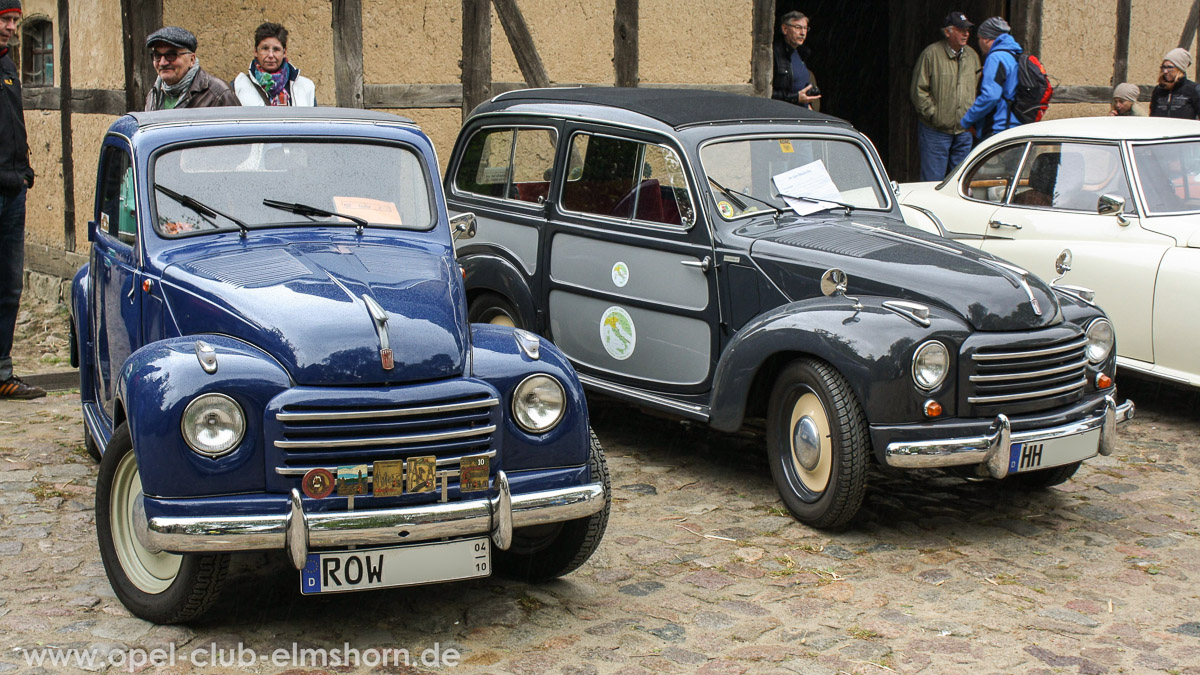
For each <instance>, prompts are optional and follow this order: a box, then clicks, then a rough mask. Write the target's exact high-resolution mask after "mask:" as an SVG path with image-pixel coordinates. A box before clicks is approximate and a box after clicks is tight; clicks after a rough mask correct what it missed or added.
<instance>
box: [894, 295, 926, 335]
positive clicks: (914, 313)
mask: <svg viewBox="0 0 1200 675" xmlns="http://www.w3.org/2000/svg"><path fill="white" fill-rule="evenodd" d="M882 305H883V307H884V309H890V310H891V311H893V312H895V313H897V314H899V315H900V316H902V317H904V318H906V319H908V320H909V321H912V322H913V323H915V324H917V325H918V326H921V327H922V328H929V325H930V321H929V308H928V307H926V306H925V305H921V304H918V303H915V302H908V301H906V300H884V301H883V303H882ZM922 314H924V316H922Z"/></svg>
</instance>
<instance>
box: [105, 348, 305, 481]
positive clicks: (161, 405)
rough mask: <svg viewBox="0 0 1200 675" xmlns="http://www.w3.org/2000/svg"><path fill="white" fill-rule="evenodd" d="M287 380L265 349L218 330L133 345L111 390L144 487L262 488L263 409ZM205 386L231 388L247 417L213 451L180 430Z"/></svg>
mask: <svg viewBox="0 0 1200 675" xmlns="http://www.w3.org/2000/svg"><path fill="white" fill-rule="evenodd" d="M199 341H204V342H205V343H207V344H208V345H210V346H211V347H212V348H213V349H214V350H215V352H216V366H217V367H216V371H215V372H212V373H208V372H206V371H205V369H204V368H203V367H202V366H201V363H200V359H199V357H198V356H197V354H196V343H197V342H199ZM291 386H292V381H291V378H290V377H289V376H288V373H287V371H285V370H284V369H283V367H282V366H281V365H279V363H278V362H276V361H275V360H274V359H273V358H271V356H270V355H268V354H267V353H266V352H264V351H262V350H260V349H258V348H257V347H255V346H253V345H250V344H247V343H246V342H243V341H241V340H237V339H234V338H231V337H227V336H223V335H189V336H186V337H177V338H171V339H167V340H161V341H159V342H154V343H152V344H149V345H146V346H144V347H142V348H141V349H138V350H137V351H135V352H134V353H133V354H131V355H130V356H129V358H128V359H127V360H126V361H125V363H124V364H123V366H122V368H121V376H120V378H119V379H118V382H117V391H116V395H117V398H118V400H119V401H120V402H121V404H122V405H123V406H124V408H125V411H126V422H127V424H128V425H129V432H130V435H131V436H132V438H133V448H134V451H135V452H136V453H137V460H138V467H139V470H140V472H141V480H142V489H143V491H144V492H145V494H147V495H150V496H156V497H168V498H169V497H195V496H202V495H217V494H234V493H241V492H254V491H261V490H263V489H264V485H265V484H264V480H265V478H264V475H265V471H266V469H265V466H266V463H265V460H264V455H263V452H264V450H263V441H262V439H263V410H265V408H266V406H267V403H268V402H269V401H270V400H271V398H273V397H274V396H276V395H278V394H279V393H280V392H282V391H284V390H286V389H288V388H289V387H291ZM205 393H220V394H224V395H226V396H229V397H230V398H232V399H233V400H234V401H236V402H237V403H238V404H239V405H240V406H241V407H242V411H243V414H244V415H245V420H246V432H245V435H244V437H243V438H242V441H241V442H240V443H239V444H238V445H237V447H235V448H234V449H233V450H232V451H230V452H229V453H228V454H226V455H223V456H221V457H218V458H215V459H214V458H210V457H206V456H203V455H200V454H198V453H196V452H195V451H193V450H192V449H191V448H190V447H188V445H187V443H185V442H184V440H183V435H182V431H181V422H182V419H183V412H184V409H185V408H186V407H187V405H188V404H189V403H190V402H191V401H192V400H193V399H195V398H196V397H197V396H199V395H201V394H205Z"/></svg>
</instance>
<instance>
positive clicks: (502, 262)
mask: <svg viewBox="0 0 1200 675" xmlns="http://www.w3.org/2000/svg"><path fill="white" fill-rule="evenodd" d="M458 264H459V265H461V266H462V268H463V271H464V272H466V275H465V278H464V282H465V284H466V287H467V297H468V298H471V297H473V296H474V295H475V294H476V293H478V292H480V291H490V292H492V293H496V294H497V295H501V296H503V297H505V298H507V299H508V301H509V302H510V303H512V306H513V307H515V308H516V310H517V312H519V313H520V314H521V323H522V325H524V326H525V327H527V328H529V329H530V330H533V331H534V332H537V330H538V326H537V323H536V321H537V309H536V307H537V305H536V303H534V301H533V291H532V290H530V288H529V283H528V282H526V280H525V274H524V273H523V272H521V271H520V270H519V269H517V267H516V265H514V264H513V263H512V262H510V261H509V260H507V259H505V258H502V257H500V256H498V255H495V254H493V253H474V254H473V253H471V250H470V248H465V249H463V252H462V254H460V256H459V259H458Z"/></svg>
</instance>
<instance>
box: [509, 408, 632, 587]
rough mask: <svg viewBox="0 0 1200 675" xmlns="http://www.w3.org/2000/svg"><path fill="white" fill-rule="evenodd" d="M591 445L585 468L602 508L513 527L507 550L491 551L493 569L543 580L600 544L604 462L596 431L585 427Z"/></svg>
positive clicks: (606, 489) (605, 523) (606, 500)
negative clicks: (563, 519)
mask: <svg viewBox="0 0 1200 675" xmlns="http://www.w3.org/2000/svg"><path fill="white" fill-rule="evenodd" d="M588 432H589V435H590V436H591V448H590V451H589V454H588V471H589V472H590V474H591V480H592V482H599V483H601V484H603V485H604V508H602V509H600V510H599V511H597V512H596V513H593V514H592V515H590V516H587V517H586V518H579V519H577V520H569V521H567V522H564V523H550V524H548V525H536V526H533V527H522V528H519V529H516V530H513V540H512V545H511V546H509V547H508V550H507V551H500V550H497V551H495V553H494V554H493V555H494V563H495V565H496V571H497V572H498V573H499V574H501V575H504V576H506V577H509V578H511V579H519V580H521V581H546V580H549V579H556V578H558V577H561V576H563V575H565V574H569V573H570V572H573V571H575V570H576V569H578V568H579V566H580V565H582V564H583V563H585V562H587V559H588V558H590V557H592V553H594V552H595V551H596V547H597V546H599V545H600V540H601V539H602V538H603V537H604V530H605V528H606V527H607V526H608V511H609V508H610V507H611V505H612V504H611V498H610V497H609V494H610V486H609V479H608V463H607V462H606V461H605V459H604V448H602V447H600V439H598V438H596V432H594V431H591V430H590V429H589V430H588Z"/></svg>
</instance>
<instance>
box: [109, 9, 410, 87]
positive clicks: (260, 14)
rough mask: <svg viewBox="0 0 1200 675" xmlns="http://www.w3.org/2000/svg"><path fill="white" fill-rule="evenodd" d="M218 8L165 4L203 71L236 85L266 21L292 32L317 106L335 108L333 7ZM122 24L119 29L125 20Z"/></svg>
mask: <svg viewBox="0 0 1200 675" xmlns="http://www.w3.org/2000/svg"><path fill="white" fill-rule="evenodd" d="M110 1H111V0H110ZM218 4H219V5H223V7H219V8H217V7H214V6H213V5H212V4H205V3H197V2H192V1H188V0H164V1H163V23H165V24H166V25H173V26H182V27H184V28H186V29H188V30H190V31H192V32H193V33H195V34H196V39H197V41H198V42H199V46H198V48H197V50H196V51H197V54H198V55H199V56H200V65H201V67H203V68H204V69H205V70H206V71H208V72H209V73H211V74H212V75H215V76H217V77H219V78H221V79H222V80H225V81H227V82H228V81H232V80H233V78H234V77H236V76H237V74H238V73H240V72H242V71H243V70H245V69H246V68H248V67H249V66H250V61H251V60H252V59H253V58H254V29H255V28H257V27H258V25H259V24H261V23H263V22H264V21H274V22H276V23H281V24H283V25H284V27H286V28H287V29H288V45H287V50H288V60H289V61H291V62H292V63H294V64H295V65H296V66H297V67H298V68H300V73H301V74H302V75H304V76H305V77H307V78H309V79H311V80H312V81H313V83H314V84H316V86H317V103H318V104H321V105H332V104H333V103H334V100H335V96H336V93H335V89H334V79H333V32H332V30H330V25H331V24H332V20H333V19H332V14H331V12H332V10H331V8H330V3H329V2H295V1H294V0H255V2H252V3H250V2H236V3H234V2H230V3H218ZM391 4H393V5H407V4H408V3H391ZM117 21H118V25H119V21H120V16H119V15H118V17H117Z"/></svg>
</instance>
